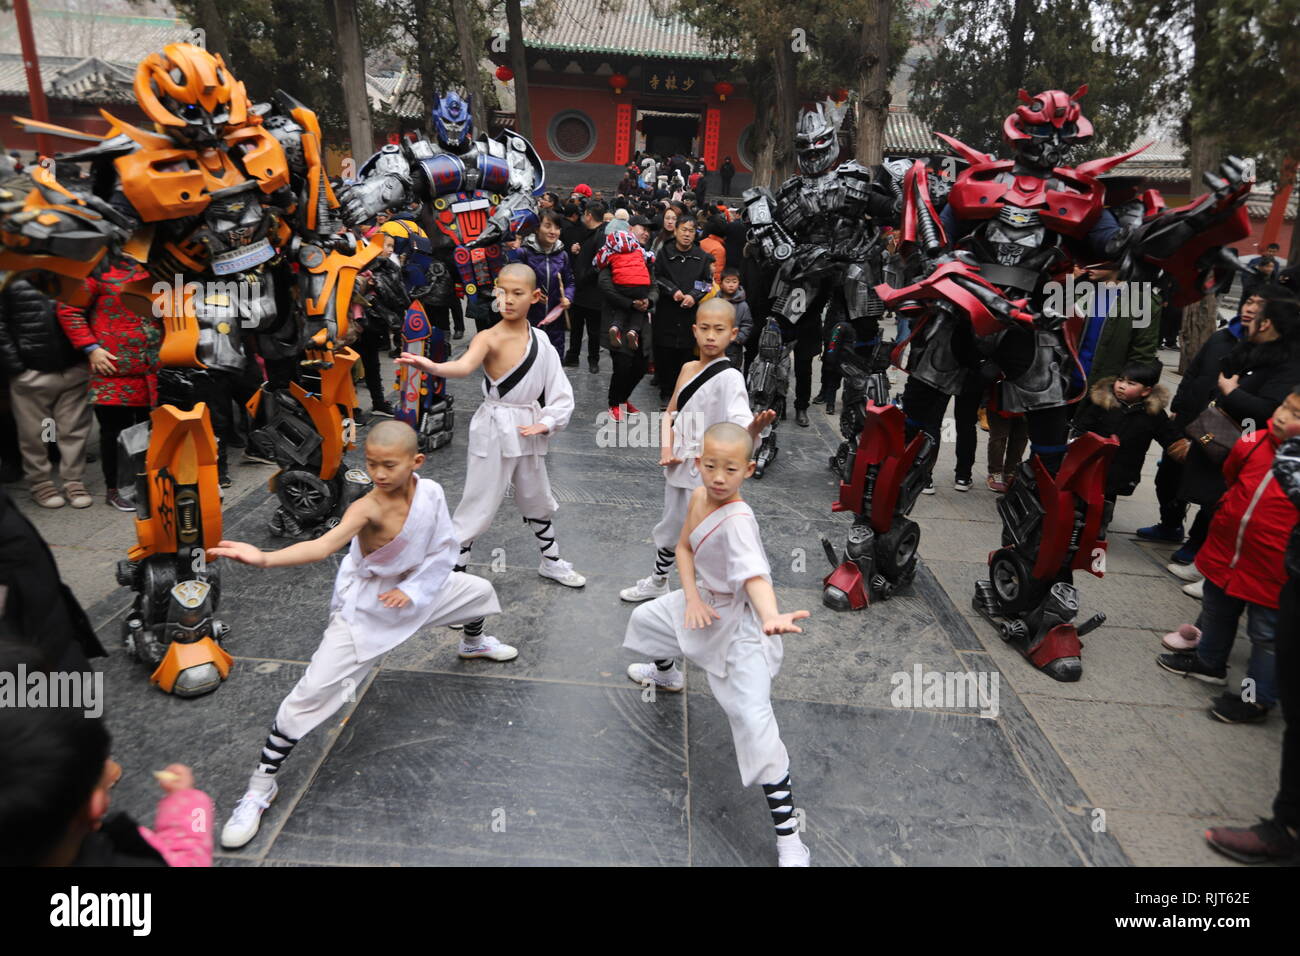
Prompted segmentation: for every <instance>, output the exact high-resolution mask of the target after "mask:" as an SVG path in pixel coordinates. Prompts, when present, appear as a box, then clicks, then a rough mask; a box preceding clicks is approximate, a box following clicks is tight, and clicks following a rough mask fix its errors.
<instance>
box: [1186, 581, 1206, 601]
mask: <svg viewBox="0 0 1300 956" xmlns="http://www.w3.org/2000/svg"><path fill="white" fill-rule="evenodd" d="M1183 593H1184V594H1186V595H1187V596H1188V597H1194V598H1196V600H1198V601H1200V600H1202V599H1203V598H1204V597H1205V578H1201V579H1200V580H1199V581H1193V582H1192V583H1191V584H1184V585H1183Z"/></svg>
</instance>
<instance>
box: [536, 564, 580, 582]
mask: <svg viewBox="0 0 1300 956" xmlns="http://www.w3.org/2000/svg"><path fill="white" fill-rule="evenodd" d="M537 573H538V574H540V575H541V576H542V577H544V578H550V579H551V580H552V581H559V582H560V583H561V584H563V585H564V586H565V587H570V588H580V587H582V586H583V585H584V584H586V583H587V579H586V578H584V577H583V576H582V575H581V574H579V573H578V572H577V571H575V570H573V565H571V564H570V563H569V562H568V561H565V560H564V559H563V558H557V559H556V560H554V561H551V560H549V559H548V558H542V563H541V564H540V565H539V566H538V568H537Z"/></svg>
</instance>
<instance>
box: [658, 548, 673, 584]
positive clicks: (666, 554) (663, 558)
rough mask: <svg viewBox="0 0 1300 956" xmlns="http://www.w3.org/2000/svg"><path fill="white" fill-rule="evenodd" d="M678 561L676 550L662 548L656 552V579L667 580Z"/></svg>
mask: <svg viewBox="0 0 1300 956" xmlns="http://www.w3.org/2000/svg"><path fill="white" fill-rule="evenodd" d="M676 561H677V549H676V548H660V549H659V550H658V551H656V552H655V577H657V578H666V577H668V572H669V571H671V570H672V569H673V565H674V564H675V563H676Z"/></svg>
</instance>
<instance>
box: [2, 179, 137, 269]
mask: <svg viewBox="0 0 1300 956" xmlns="http://www.w3.org/2000/svg"><path fill="white" fill-rule="evenodd" d="M48 182H49V185H45V184H43V183H41V182H40V181H39V180H38V186H37V188H38V190H39V192H40V194H41V197H42V198H43V199H44V200H45V201H46V202H49V203H51V205H44V204H36V205H28V204H27V203H26V202H25V201H24V200H25V197H21V196H18V195H17V194H16V193H14V192H13V191H12V190H7V189H0V245H3V246H5V247H7V248H9V249H11V250H13V251H14V252H17V253H20V254H21V255H24V256H40V255H45V256H55V257H58V258H61V259H71V260H75V261H77V262H87V261H89V260H91V259H94V257H95V256H96V255H97V254H99V252H100V251H101V250H103V249H105V248H108V247H109V246H112V245H117V244H120V243H122V242H125V241H126V239H127V238H128V237H129V236H130V234H131V223H130V221H129V220H128V219H127V218H126V217H125V216H123V215H122V214H121V213H119V212H118V211H117V210H116V209H114V208H113V207H112V206H110V205H109V204H108V203H106V202H104V200H102V199H100V198H99V197H98V196H94V195H82V194H77V193H71V192H68V191H66V190H64V189H63V188H62V187H61V186H58V185H57V184H55V183H54V180H53V178H52V177H51V178H50V179H49V181H48ZM56 191H57V192H56Z"/></svg>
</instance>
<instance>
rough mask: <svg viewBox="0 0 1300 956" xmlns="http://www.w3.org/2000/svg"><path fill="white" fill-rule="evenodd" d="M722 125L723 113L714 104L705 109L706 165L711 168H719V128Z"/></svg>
mask: <svg viewBox="0 0 1300 956" xmlns="http://www.w3.org/2000/svg"><path fill="white" fill-rule="evenodd" d="M721 125H722V113H721V112H719V111H718V110H716V109H714V108H713V107H712V106H710V107H708V108H707V109H706V110H705V111H704V165H705V166H707V167H709V169H717V168H718V130H719V128H720V127H721Z"/></svg>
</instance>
